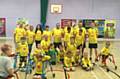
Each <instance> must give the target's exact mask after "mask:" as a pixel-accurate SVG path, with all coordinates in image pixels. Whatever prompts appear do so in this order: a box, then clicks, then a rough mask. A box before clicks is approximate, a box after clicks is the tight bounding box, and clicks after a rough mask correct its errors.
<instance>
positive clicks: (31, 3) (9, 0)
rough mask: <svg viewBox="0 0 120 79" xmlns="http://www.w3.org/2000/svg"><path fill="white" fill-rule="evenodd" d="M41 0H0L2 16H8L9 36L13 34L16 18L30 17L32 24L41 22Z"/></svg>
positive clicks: (0, 15)
mask: <svg viewBox="0 0 120 79" xmlns="http://www.w3.org/2000/svg"><path fill="white" fill-rule="evenodd" d="M39 4H40V0H0V17H5V18H6V21H7V23H6V31H7V36H8V37H11V36H13V34H12V33H13V31H14V28H15V26H16V20H17V19H18V18H21V17H25V18H28V19H30V24H33V25H36V24H38V23H39V22H40V19H39V18H40V16H39V15H40V5H39Z"/></svg>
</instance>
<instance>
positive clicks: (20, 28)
mask: <svg viewBox="0 0 120 79" xmlns="http://www.w3.org/2000/svg"><path fill="white" fill-rule="evenodd" d="M23 36H25V30H24V28H23V25H22V24H19V25H17V27H16V28H15V31H14V41H15V48H16V52H17V53H18V52H19V47H18V43H20V42H21V41H20V40H21V37H23Z"/></svg>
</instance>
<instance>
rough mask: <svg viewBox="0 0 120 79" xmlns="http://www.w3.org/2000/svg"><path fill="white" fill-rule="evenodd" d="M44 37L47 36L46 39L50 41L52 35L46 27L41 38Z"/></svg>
mask: <svg viewBox="0 0 120 79" xmlns="http://www.w3.org/2000/svg"><path fill="white" fill-rule="evenodd" d="M44 36H47V37H48V40H50V41H51V38H52V33H51V31H50V30H49V26H46V28H45V30H44V31H43V35H42V37H44Z"/></svg>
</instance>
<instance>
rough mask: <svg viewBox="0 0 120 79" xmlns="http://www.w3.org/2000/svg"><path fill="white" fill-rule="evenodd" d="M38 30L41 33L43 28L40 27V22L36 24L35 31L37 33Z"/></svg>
mask: <svg viewBox="0 0 120 79" xmlns="http://www.w3.org/2000/svg"><path fill="white" fill-rule="evenodd" d="M38 27H39V29H38ZM38 30H40V31H41V33H43V29H42V26H41V25H40V24H38V25H37V26H36V29H35V33H37V31H38Z"/></svg>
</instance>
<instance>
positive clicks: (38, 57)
mask: <svg viewBox="0 0 120 79" xmlns="http://www.w3.org/2000/svg"><path fill="white" fill-rule="evenodd" d="M43 57H44V56H43V54H37V55H36V58H37V60H38V61H42V58H43Z"/></svg>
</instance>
